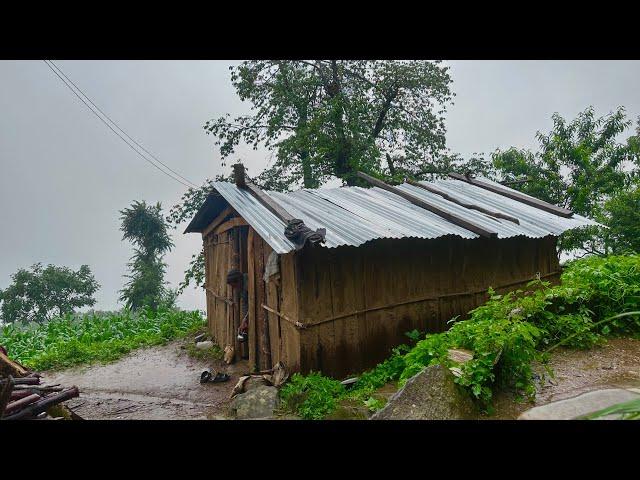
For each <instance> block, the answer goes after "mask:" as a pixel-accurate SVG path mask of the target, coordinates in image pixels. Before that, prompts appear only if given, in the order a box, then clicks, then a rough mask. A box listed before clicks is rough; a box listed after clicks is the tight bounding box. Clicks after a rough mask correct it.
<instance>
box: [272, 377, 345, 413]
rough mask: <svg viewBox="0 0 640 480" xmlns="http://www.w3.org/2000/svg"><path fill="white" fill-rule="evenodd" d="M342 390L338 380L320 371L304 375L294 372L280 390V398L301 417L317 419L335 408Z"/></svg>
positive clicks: (342, 387)
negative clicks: (325, 375) (323, 374)
mask: <svg viewBox="0 0 640 480" xmlns="http://www.w3.org/2000/svg"><path fill="white" fill-rule="evenodd" d="M344 391H345V389H344V386H343V385H342V384H341V383H340V382H339V381H338V380H334V379H331V378H328V377H324V376H322V375H321V374H320V373H317V372H311V373H310V374H309V375H306V376H303V375H300V374H299V373H294V374H293V375H292V377H291V379H290V380H289V382H288V383H286V384H285V385H284V386H283V387H282V389H281V390H280V398H282V400H283V402H284V403H285V405H287V406H288V407H289V408H290V409H292V410H294V411H296V412H297V413H298V415H300V416H301V417H302V418H304V419H307V420H319V419H321V418H323V417H324V416H325V415H327V414H328V413H330V412H331V411H333V410H334V409H335V408H336V405H337V400H338V398H339V397H340V396H341V395H342V394H343V393H344Z"/></svg>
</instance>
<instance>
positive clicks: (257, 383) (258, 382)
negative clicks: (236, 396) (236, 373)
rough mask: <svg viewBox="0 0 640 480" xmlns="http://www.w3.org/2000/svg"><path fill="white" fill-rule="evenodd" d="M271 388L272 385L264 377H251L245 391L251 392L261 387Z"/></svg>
mask: <svg viewBox="0 0 640 480" xmlns="http://www.w3.org/2000/svg"><path fill="white" fill-rule="evenodd" d="M263 385H264V386H268V387H269V386H271V383H270V382H269V381H268V380H267V379H265V378H264V377H263V376H257V375H251V376H250V377H249V378H248V379H247V380H246V382H245V383H244V391H245V392H249V391H251V390H254V389H256V388H258V387H261V386H263Z"/></svg>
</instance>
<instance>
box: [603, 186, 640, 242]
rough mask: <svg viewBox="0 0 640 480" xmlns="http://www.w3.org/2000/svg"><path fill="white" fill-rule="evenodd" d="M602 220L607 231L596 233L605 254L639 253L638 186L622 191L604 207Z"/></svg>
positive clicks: (639, 205) (639, 191)
mask: <svg viewBox="0 0 640 480" xmlns="http://www.w3.org/2000/svg"><path fill="white" fill-rule="evenodd" d="M602 216H603V218H599V219H598V220H601V222H602V223H604V224H605V225H606V226H607V227H608V229H604V230H603V231H598V232H597V233H598V234H599V235H600V236H601V237H602V238H603V243H604V248H603V250H604V251H606V252H612V253H629V252H635V253H640V184H639V183H638V182H637V181H636V182H635V184H634V186H633V188H630V189H628V190H622V191H620V192H618V193H617V194H616V195H614V196H613V197H612V198H611V199H609V200H608V201H607V202H606V203H605V205H604V211H603V215H602Z"/></svg>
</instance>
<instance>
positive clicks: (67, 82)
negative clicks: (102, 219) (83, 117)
mask: <svg viewBox="0 0 640 480" xmlns="http://www.w3.org/2000/svg"><path fill="white" fill-rule="evenodd" d="M44 63H45V64H46V65H47V67H49V69H50V70H51V71H52V72H53V73H55V74H56V76H57V77H58V78H59V79H60V80H61V81H62V83H64V84H65V86H66V87H67V88H68V89H69V90H71V92H72V93H73V94H74V95H75V96H76V97H78V98H79V99H80V101H81V102H82V103H84V104H85V105H86V106H87V108H88V109H89V110H90V111H91V113H93V114H94V115H95V116H96V117H98V119H100V121H101V122H102V123H104V124H105V125H106V126H107V127H109V129H110V130H111V131H112V132H113V133H115V134H116V135H117V136H118V137H119V138H120V139H121V140H122V141H123V142H124V143H126V144H127V145H128V146H129V148H131V149H132V150H133V151H134V152H136V153H137V154H138V155H139V156H140V157H142V159H143V160H145V161H146V162H148V163H150V164H151V165H153V166H154V167H155V168H156V169H158V170H159V171H161V172H162V173H164V174H165V175H167V176H169V177H171V178H172V179H174V180H175V181H177V182H179V183H181V184H182V185H184V186H185V187H194V188H198V187H197V185H195V184H194V183H193V182H191V181H190V180H188V179H186V178H185V177H183V176H182V175H180V174H179V173H178V172H176V171H175V170H173V169H172V168H171V167H169V166H168V165H166V164H165V163H163V162H161V161H160V160H158V159H157V158H156V157H155V156H154V155H153V154H152V153H150V152H149V151H148V150H147V149H145V148H144V147H143V146H142V145H140V144H139V143H138V142H137V141H135V140H134V139H133V138H131V136H129V135H128V134H127V133H126V132H125V131H124V130H122V129H121V128H120V127H119V126H118V124H117V123H116V122H114V121H113V120H112V119H111V118H110V117H109V116H108V115H107V114H106V113H104V112H103V111H102V110H101V109H100V108H99V107H98V106H97V105H96V104H95V103H94V102H93V101H92V100H91V99H90V98H89V97H88V96H87V95H86V94H85V93H84V92H83V91H82V90H81V89H80V88H79V87H78V86H77V85H76V84H75V83H74V82H73V81H72V80H71V79H70V78H69V77H68V76H67V75H65V73H64V72H63V71H62V70H61V69H60V68H59V67H58V66H57V65H56V64H54V63H53V62H51V61H50V60H49V61H47V60H44ZM61 75H62V76H61ZM63 77H64V78H63ZM65 79H66V80H65ZM70 84H71V85H73V87H75V89H74V88H73V87H72V86H71V85H70ZM76 90H78V92H80V93H81V94H82V95H83V96H84V97H85V98H86V100H85V98H83V97H82V96H80V95H79V94H78V92H76ZM87 101H88V102H89V103H87ZM92 106H93V107H95V109H94V108H92ZM96 110H97V111H96ZM98 112H100V113H101V114H102V115H103V116H104V117H105V118H107V119H108V120H109V122H111V123H112V124H113V125H114V126H115V128H117V129H118V130H119V131H120V132H122V134H124V135H125V136H126V137H127V138H128V139H129V140H131V142H133V144H135V145H137V146H138V147H139V148H140V149H141V150H143V151H144V152H146V153H147V154H148V155H149V156H150V157H151V158H153V159H154V160H155V161H157V162H158V163H160V164H161V165H163V166H164V167H165V168H166V169H167V170H169V171H170V172H173V173H174V174H175V175H172V174H171V173H169V172H166V171H165V170H163V169H162V168H160V167H159V166H158V165H157V164H156V163H154V162H153V161H152V160H150V159H149V158H147V157H146V156H145V155H143V154H142V153H141V152H140V150H138V149H137V148H136V147H135V146H134V145H132V144H131V143H130V142H129V141H127V139H126V138H125V137H123V136H122V135H121V134H120V133H119V132H118V131H116V130H115V129H114V128H113V127H112V126H111V125H110V124H109V123H108V122H107V121H106V120H105V119H104V118H103V117H102V116H100V114H98ZM178 177H179V178H178ZM180 179H182V180H180ZM183 180H184V181H183ZM185 182H186V183H185Z"/></svg>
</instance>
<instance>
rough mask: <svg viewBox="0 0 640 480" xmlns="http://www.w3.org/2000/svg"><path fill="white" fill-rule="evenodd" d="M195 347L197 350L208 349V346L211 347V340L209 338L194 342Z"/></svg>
mask: <svg viewBox="0 0 640 480" xmlns="http://www.w3.org/2000/svg"><path fill="white" fill-rule="evenodd" d="M196 348H197V349H198V350H209V349H210V348H213V342H212V341H211V340H206V341H204V342H198V343H196Z"/></svg>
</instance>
